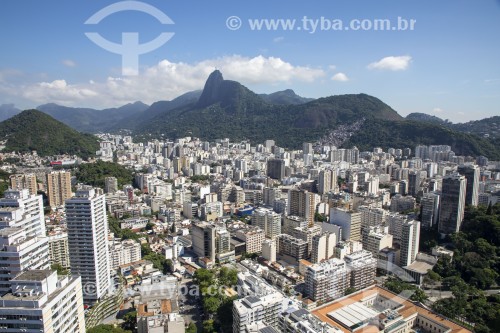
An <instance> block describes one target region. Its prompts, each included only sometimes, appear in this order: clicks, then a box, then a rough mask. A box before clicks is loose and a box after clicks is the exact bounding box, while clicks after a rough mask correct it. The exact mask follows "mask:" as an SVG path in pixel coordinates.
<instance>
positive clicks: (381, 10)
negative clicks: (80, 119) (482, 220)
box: [0, 0, 500, 123]
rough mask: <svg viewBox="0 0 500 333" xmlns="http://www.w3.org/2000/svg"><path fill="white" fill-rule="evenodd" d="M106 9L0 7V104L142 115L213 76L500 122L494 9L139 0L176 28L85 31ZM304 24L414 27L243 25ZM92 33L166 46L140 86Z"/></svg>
mask: <svg viewBox="0 0 500 333" xmlns="http://www.w3.org/2000/svg"><path fill="white" fill-rule="evenodd" d="M115 2H116V1H108V0H106V1H100V2H92V3H90V2H71V3H68V2H65V1H62V0H57V1H51V2H50V3H47V2H43V3H42V2H40V3H38V2H29V1H26V0H21V1H4V2H3V3H2V4H3V8H4V10H3V11H2V12H1V13H0V22H2V24H3V26H4V29H2V32H0V41H1V42H2V45H8V49H7V50H6V51H4V52H2V53H1V54H0V64H1V65H0V104H8V103H13V104H15V105H16V106H17V107H19V108H21V109H26V108H33V107H36V106H38V105H40V104H44V103H57V104H61V105H65V106H74V107H93V108H98V109H102V108H108V107H118V106H121V105H124V104H127V103H130V102H134V101H142V102H144V103H147V104H151V103H153V102H155V101H159V100H170V99H173V98H175V97H177V96H179V95H181V94H183V93H185V92H188V91H192V90H198V89H202V88H203V84H204V82H205V80H206V79H207V77H208V75H209V74H210V73H211V72H212V71H213V70H214V69H215V68H217V69H219V70H220V71H221V72H222V73H223V75H224V78H225V79H228V80H235V81H238V82H241V83H242V84H244V85H245V86H247V87H248V88H249V89H251V90H253V91H255V92H257V93H272V92H275V91H278V90H284V89H293V90H294V91H295V92H296V93H297V94H298V95H300V96H303V97H313V98H318V97H325V96H330V95H338V94H356V93H366V94H369V95H372V96H375V97H377V98H379V99H381V100H382V101H383V102H385V103H387V104H388V105H390V106H391V107H392V108H394V109H395V110H396V111H398V112H399V113H400V114H401V115H403V116H406V115H407V114H409V113H412V112H423V113H427V114H432V115H435V116H438V117H440V118H443V119H449V120H450V121H452V122H454V123H456V122H465V121H468V120H475V119H482V118H487V117H491V116H495V115H498V114H500V112H499V110H498V105H500V64H499V62H498V60H497V59H499V58H500V45H498V43H495V42H494V41H495V40H496V34H497V32H498V31H500V20H498V17H499V15H500V3H499V2H498V1H495V0H490V1H484V2H482V6H481V7H480V8H479V7H478V6H477V3H476V2H473V1H471V0H461V1H440V2H438V3H436V2H432V1H428V0H426V1H419V2H411V3H410V2H405V3H394V2H393V1H388V0H382V1H377V2H373V1H370V0H358V1H349V2H343V1H342V2H341V1H324V2H320V3H317V4H316V5H315V6H314V8H312V7H311V6H310V4H308V3H305V2H299V1H286V2H284V1H274V2H273V3H272V4H269V3H266V2H263V1H254V2H251V3H250V2H248V3H241V2H234V1H226V0H223V1H219V2H217V3H210V2H205V1H185V2H180V1H172V2H165V1H145V2H146V3H148V4H150V5H152V6H155V7H156V8H158V9H159V10H161V11H162V12H164V13H165V14H167V15H168V16H169V17H170V18H171V19H172V20H173V21H174V22H175V24H173V25H167V26H163V25H161V24H160V23H159V22H158V21H157V20H156V19H155V18H152V17H150V16H149V15H147V14H144V13H138V12H134V11H125V12H120V13H115V14H113V15H110V16H109V17H107V18H105V19H104V20H103V21H102V22H101V23H100V24H98V25H95V26H89V25H85V24H84V22H85V21H86V20H87V19H88V18H89V17H91V16H92V15H93V14H94V13H96V12H97V11H99V10H100V9H102V8H103V7H105V6H107V5H110V4H113V3H115ZM193 8H196V10H194V9H193ZM263 9H265V10H263ZM40 13H43V15H41V14H40ZM231 16H238V17H240V18H241V20H242V22H243V25H242V27H241V28H240V29H237V30H231V29H228V27H227V19H228V17H231ZM306 16H307V18H308V19H318V20H319V19H321V18H326V19H330V20H334V19H340V20H343V21H345V22H348V21H349V20H353V19H371V20H375V19H390V20H391V21H393V20H397V19H398V17H401V18H404V19H407V20H410V19H412V20H416V24H415V28H414V30H413V31H408V30H405V31H373V30H372V31H331V30H330V31H319V28H318V29H317V31H315V32H314V33H312V31H299V30H297V29H295V30H293V31H290V30H284V29H278V30H272V29H271V30H270V31H264V30H265V29H264V30H261V31H253V30H252V29H251V28H250V27H249V24H248V20H250V19H271V18H274V19H295V20H297V21H299V22H300V21H301V20H302V19H303V18H304V17H306ZM22 22H29V23H30V24H20V23H22ZM7 28H8V29H7ZM89 31H96V32H99V33H100V34H101V35H102V36H103V37H105V38H108V39H109V40H111V41H114V42H119V41H120V39H121V34H122V32H124V31H137V32H139V36H140V42H141V43H145V42H148V41H150V40H152V39H154V38H156V37H157V36H158V35H159V33H161V32H164V31H170V32H174V33H175V35H174V36H173V38H172V39H171V40H170V41H168V42H167V43H166V44H165V45H163V46H162V47H160V48H158V49H157V50H154V51H152V52H150V53H147V54H144V55H141V56H140V58H139V61H140V62H139V75H138V76H123V75H122V73H121V67H120V66H121V56H120V55H117V54H113V53H110V52H107V51H105V50H103V49H102V48H100V47H98V46H97V45H95V44H93V43H92V42H91V41H90V40H89V39H88V38H87V37H86V36H85V34H84V33H85V32H89ZM243 41H244V42H243ZM478 50H481V52H479V51H478Z"/></svg>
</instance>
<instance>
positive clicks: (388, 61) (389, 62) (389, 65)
mask: <svg viewBox="0 0 500 333" xmlns="http://www.w3.org/2000/svg"><path fill="white" fill-rule="evenodd" d="M411 60H412V58H411V57H410V56H399V57H394V56H391V57H385V58H382V59H380V60H379V61H376V62H372V63H371V64H369V65H368V69H380V70H390V71H404V70H406V69H407V68H408V66H409V65H410V62H411Z"/></svg>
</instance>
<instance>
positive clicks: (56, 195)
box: [47, 171, 72, 207]
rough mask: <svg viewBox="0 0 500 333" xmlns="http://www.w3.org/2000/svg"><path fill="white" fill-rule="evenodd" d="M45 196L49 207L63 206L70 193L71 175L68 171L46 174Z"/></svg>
mask: <svg viewBox="0 0 500 333" xmlns="http://www.w3.org/2000/svg"><path fill="white" fill-rule="evenodd" d="M47 196H48V197H49V205H50V207H58V206H62V205H64V202H65V201H66V200H67V199H70V198H71V196H72V193H71V173H70V172H69V171H52V172H50V173H48V174H47Z"/></svg>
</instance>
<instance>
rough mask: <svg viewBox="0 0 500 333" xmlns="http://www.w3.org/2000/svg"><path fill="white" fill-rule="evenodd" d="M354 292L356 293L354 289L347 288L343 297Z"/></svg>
mask: <svg viewBox="0 0 500 333" xmlns="http://www.w3.org/2000/svg"><path fill="white" fill-rule="evenodd" d="M354 292H356V288H354V287H349V288H347V289H346V290H345V294H344V295H346V296H347V295H350V294H352V293H354Z"/></svg>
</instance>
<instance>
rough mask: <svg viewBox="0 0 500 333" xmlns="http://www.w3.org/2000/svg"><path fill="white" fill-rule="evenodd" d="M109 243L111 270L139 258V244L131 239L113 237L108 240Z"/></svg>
mask: <svg viewBox="0 0 500 333" xmlns="http://www.w3.org/2000/svg"><path fill="white" fill-rule="evenodd" d="M109 245H110V246H109V256H110V258H109V262H110V268H111V272H112V271H114V270H116V269H117V268H118V266H121V265H125V264H129V263H131V262H135V261H139V260H141V244H139V243H138V242H136V241H135V240H133V239H126V240H123V241H121V240H120V239H118V238H115V239H113V240H112V241H110V242H109Z"/></svg>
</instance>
